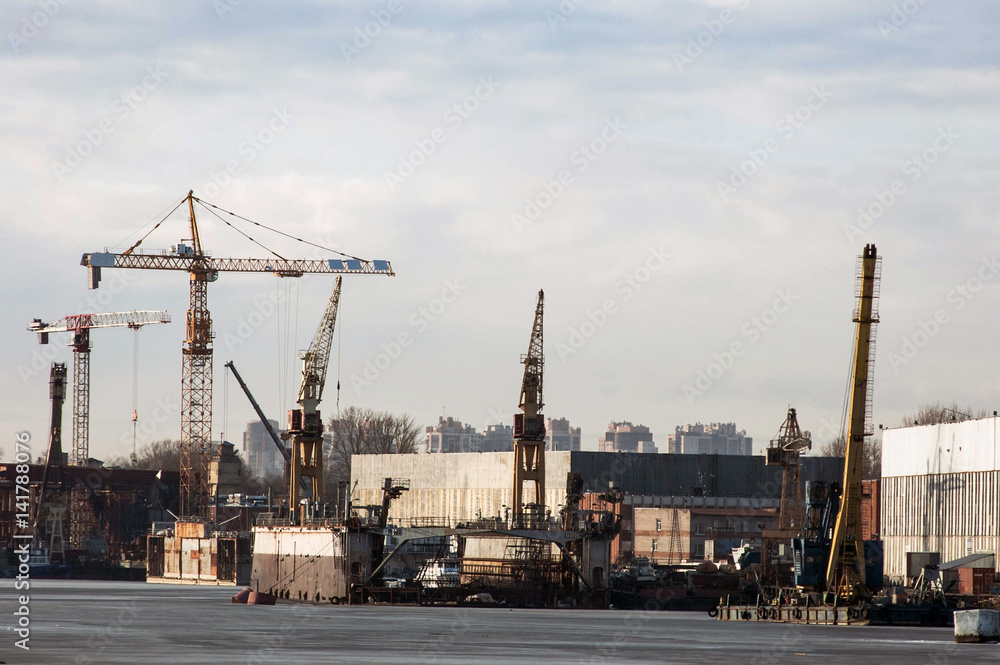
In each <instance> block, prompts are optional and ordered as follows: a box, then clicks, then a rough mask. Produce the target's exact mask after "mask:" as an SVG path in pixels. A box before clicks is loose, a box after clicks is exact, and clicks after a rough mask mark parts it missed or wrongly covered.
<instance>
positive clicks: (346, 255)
mask: <svg viewBox="0 0 1000 665" xmlns="http://www.w3.org/2000/svg"><path fill="white" fill-rule="evenodd" d="M193 198H194V200H195V201H197V202H198V203H200V204H202V205H205V206H211V207H213V208H215V209H216V210H221V211H222V212H224V213H226V214H227V215H232V216H233V217H237V218H239V219H242V220H243V221H244V222H249V223H251V224H253V225H254V226H259V227H261V228H262V229H267V230H268V231H272V232H274V233H277V234H278V235H281V236H285V237H286V238H291V239H292V240H297V241H298V242H301V243H305V244H306V245H311V246H312V247H316V248H317V249H322V250H324V251H327V252H333V253H334V254H340V255H341V256H344V257H347V258H349V259H354V260H356V261H364V259H362V258H359V257H357V256H352V255H350V254H345V253H344V252H341V251H339V250H336V249H333V248H331V247H324V246H323V245H317V244H316V243H314V242H309V241H308V240H303V239H302V238H296V237H295V236H293V235H290V234H288V233H285V232H284V231H279V230H278V229H273V228H271V227H270V226H267V225H266V224H260V223H258V222H255V221H253V220H252V219H247V218H246V217H244V216H242V215H237V214H236V213H235V212H231V211H229V210H226V209H225V208H221V207H219V206H217V205H215V204H214V203H209V202H208V201H202V200H201V199H199V198H198V197H197V196H195V197H193ZM220 219H221V218H220ZM234 228H235V227H234Z"/></svg>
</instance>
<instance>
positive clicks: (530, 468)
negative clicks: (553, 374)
mask: <svg viewBox="0 0 1000 665" xmlns="http://www.w3.org/2000/svg"><path fill="white" fill-rule="evenodd" d="M544 306H545V292H544V291H541V290H540V291H539V292H538V303H537V304H536V305H535V321H534V324H533V325H532V326H531V339H530V340H529V342H528V353H527V354H525V355H523V356H521V363H522V364H523V365H524V378H523V380H522V381H521V398H520V401H519V404H518V406H520V408H521V413H518V414H515V415H514V501H513V502H514V506H513V512H514V513H515V515H517V514H541V515H544V514H545V417H544V416H543V415H542V413H541V412H542V407H543V406H544V403H543V401H542V370H543V368H544V365H545V355H544V353H543V351H542V314H543V311H544ZM525 483H531V485H532V488H533V489H534V500H533V503H532V504H529V505H528V506H527V507H526V506H525V504H524V484H525Z"/></svg>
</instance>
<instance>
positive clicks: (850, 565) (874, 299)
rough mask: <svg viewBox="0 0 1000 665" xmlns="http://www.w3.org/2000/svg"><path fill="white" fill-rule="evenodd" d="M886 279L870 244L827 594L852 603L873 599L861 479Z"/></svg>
mask: <svg viewBox="0 0 1000 665" xmlns="http://www.w3.org/2000/svg"><path fill="white" fill-rule="evenodd" d="M881 276H882V259H881V257H879V256H878V254H877V252H876V250H875V245H865V249H864V253H863V254H862V255H861V256H860V257H859V258H858V269H857V289H856V293H855V296H856V298H857V301H856V307H855V310H854V317H853V320H854V322H855V323H857V324H858V325H857V333H856V337H855V342H854V367H853V372H852V381H851V398H850V412H849V413H850V422H849V428H848V431H847V437H846V443H847V446H846V451H845V454H844V480H843V485H842V488H841V492H842V495H841V503H840V510H839V512H838V513H837V521H836V524H835V526H834V530H833V539H832V542H831V545H830V557H829V559H828V561H827V568H826V591H827V593H828V594H830V595H831V596H834V597H836V598H837V599H839V600H840V601H843V602H846V603H853V602H856V601H859V600H864V599H865V598H867V597H870V595H871V594H870V592H869V591H868V588H867V587H866V586H865V569H864V565H865V553H864V543H863V541H862V534H861V480H862V470H863V461H864V447H865V439H866V438H867V437H869V436H871V435H872V434H873V433H874V428H873V427H872V418H871V408H872V388H873V385H874V383H873V371H874V368H875V362H874V361H875V329H876V326H877V324H878V321H879V316H878V297H879V281H880V279H881Z"/></svg>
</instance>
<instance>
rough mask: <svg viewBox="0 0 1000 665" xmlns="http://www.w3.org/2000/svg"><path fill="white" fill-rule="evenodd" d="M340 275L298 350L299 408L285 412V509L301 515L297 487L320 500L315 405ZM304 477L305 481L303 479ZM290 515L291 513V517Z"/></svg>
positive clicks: (337, 302)
mask: <svg viewBox="0 0 1000 665" xmlns="http://www.w3.org/2000/svg"><path fill="white" fill-rule="evenodd" d="M341 279H342V278H341V277H340V276H338V277H337V282H336V284H335V285H334V287H333V293H331V294H330V299H329V301H327V304H326V311H324V312H323V318H322V319H321V320H320V323H319V328H318V329H317V330H316V336H315V337H314V338H313V341H312V343H311V344H310V345H309V349H308V350H307V351H306V352H305V353H303V354H302V357H301V358H302V385H301V386H300V388H299V397H298V404H299V408H298V409H294V410H292V411H289V413H288V434H287V435H290V436H291V438H292V459H291V463H290V465H289V466H290V467H291V477H290V478H289V483H288V509H289V511H292V512H293V515H296V514H297V515H298V516H299V518H300V519H304V518H305V516H306V511H304V510H300V509H299V502H300V500H301V498H300V497H301V489H300V488H301V487H302V486H305V485H306V484H308V486H309V488H310V493H311V496H310V497H309V499H310V501H311V502H312V503H313V504H317V503H319V502H321V501H322V500H323V419H322V417H321V415H320V412H319V409H318V408H317V407H318V406H319V403H320V401H322V399H323V387H324V386H325V385H326V368H327V365H328V364H329V362H330V349H331V348H333V333H334V329H335V328H336V325H337V308H338V307H339V305H340V284H341ZM303 481H305V482H303ZM293 519H294V517H293Z"/></svg>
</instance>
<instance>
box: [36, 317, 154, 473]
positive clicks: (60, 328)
mask: <svg viewBox="0 0 1000 665" xmlns="http://www.w3.org/2000/svg"><path fill="white" fill-rule="evenodd" d="M154 323H170V315H169V314H167V312H166V310H155V311H154V310H145V309H142V310H133V311H131V312H107V313H102V314H73V315H71V316H67V317H65V318H62V319H59V320H58V321H56V322H55V323H43V322H42V320H41V319H34V320H33V321H32V322H31V323H30V324H29V325H28V330H30V331H31V332H35V333H38V343H39V344H48V343H49V334H50V333H59V332H70V333H73V340H72V341H71V342H70V346H72V347H73V449H72V453H71V454H70V459H69V463H70V464H71V465H73V466H83V465H86V464H87V459H88V458H89V457H90V331H91V330H93V329H94V328H125V327H127V328H129V329H131V330H139V329H140V328H141V327H142V326H148V325H151V324H154ZM134 415H135V414H133V417H134Z"/></svg>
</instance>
